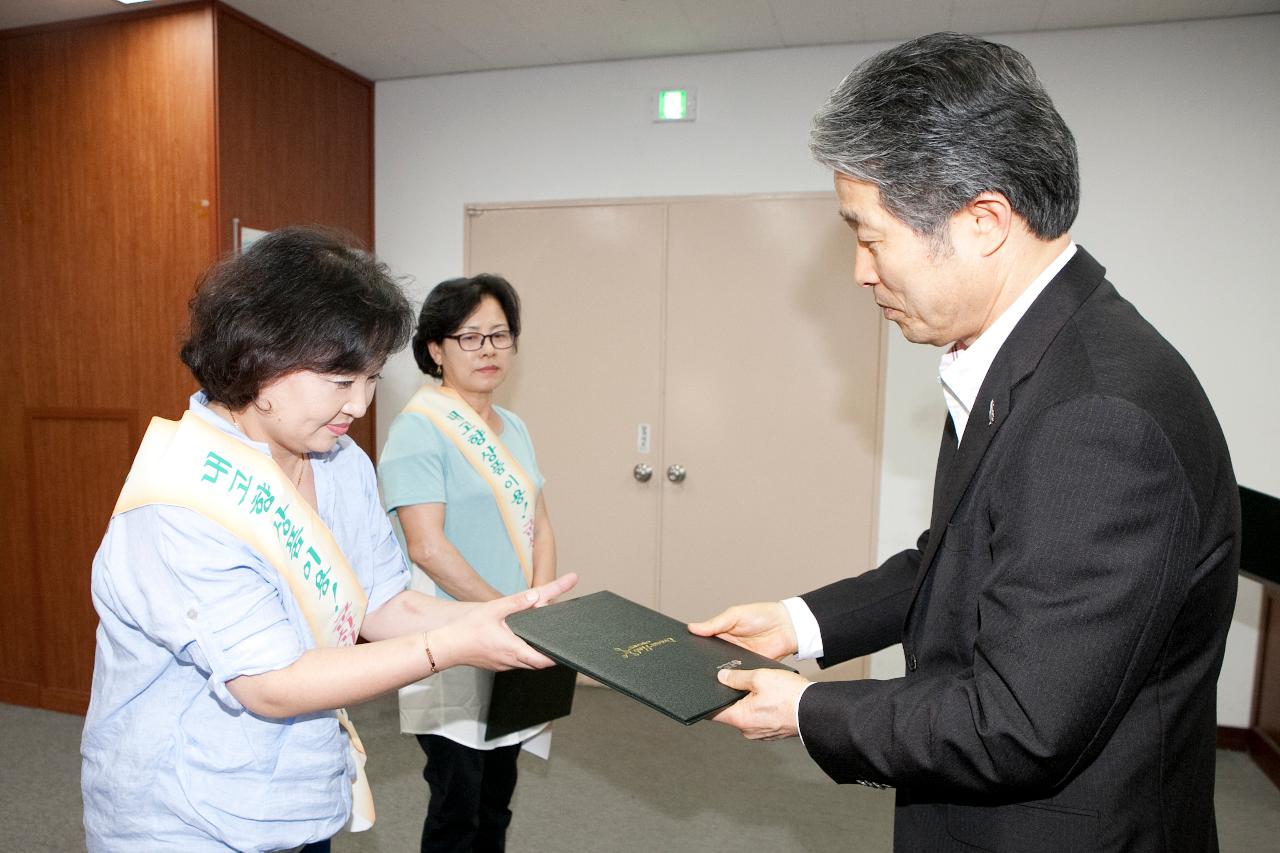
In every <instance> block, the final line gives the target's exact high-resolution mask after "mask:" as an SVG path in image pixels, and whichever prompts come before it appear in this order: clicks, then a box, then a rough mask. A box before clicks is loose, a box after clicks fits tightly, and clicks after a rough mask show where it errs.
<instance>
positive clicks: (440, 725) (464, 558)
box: [378, 275, 556, 851]
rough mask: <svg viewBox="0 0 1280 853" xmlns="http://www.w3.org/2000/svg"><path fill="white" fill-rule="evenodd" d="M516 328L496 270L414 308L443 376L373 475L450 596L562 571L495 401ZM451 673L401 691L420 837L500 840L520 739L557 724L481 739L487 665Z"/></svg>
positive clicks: (519, 434)
mask: <svg viewBox="0 0 1280 853" xmlns="http://www.w3.org/2000/svg"><path fill="white" fill-rule="evenodd" d="M519 334H520V300H519V297H518V296H517V295H516V292H515V290H514V289H513V288H512V287H511V285H510V284H509V283H508V282H507V281H506V280H505V279H503V278H501V277H499V276H495V275H479V276H475V277H474V278H459V279H452V280H450V281H446V282H443V283H441V284H439V285H437V286H436V287H435V288H433V289H432V291H431V293H430V294H429V295H428V296H427V300H426V302H425V303H424V304H423V306H422V312H421V314H420V315H419V318H418V327H417V331H416V333H415V335H414V338H413V355H414V358H415V359H417V362H418V366H419V367H420V368H421V369H422V371H423V372H424V373H426V374H427V375H428V376H430V377H433V378H435V379H437V380H439V381H440V384H439V386H438V387H437V386H436V385H435V383H430V382H429V384H428V385H427V386H426V387H424V389H423V390H422V391H420V392H419V393H418V395H415V398H414V401H411V403H410V405H409V407H408V408H406V410H405V411H404V412H402V413H401V414H400V415H398V416H397V417H396V419H395V420H394V421H393V422H392V424H391V430H390V434H389V436H388V439H387V443H386V446H385V447H384V448H383V451H382V456H381V461H380V463H379V465H378V474H379V478H380V480H381V484H382V493H383V500H384V502H385V504H386V508H387V510H388V511H389V512H390V513H391V514H392V518H393V520H394V521H395V522H396V524H395V526H396V529H397V533H398V534H399V535H400V536H401V540H402V544H403V545H404V547H405V551H406V553H407V554H408V555H409V558H410V559H411V560H412V561H413V562H414V563H415V564H416V565H417V567H418V568H419V569H421V570H422V571H421V572H414V579H413V585H414V587H415V588H417V589H423V590H425V591H431V590H432V589H434V592H435V594H436V595H437V596H440V597H442V598H450V599H457V600H460V601H488V600H491V599H495V598H498V597H501V596H504V595H509V594H511V593H515V592H518V591H520V590H522V589H525V588H527V587H528V586H529V585H530V583H531V582H532V584H533V585H537V584H540V583H544V582H546V581H547V580H551V579H553V578H554V577H555V575H556V553H555V539H554V536H553V534H552V531H551V523H550V521H549V520H548V518H547V509H546V500H545V498H544V497H543V496H542V494H541V489H542V484H543V477H542V474H541V472H540V471H539V470H538V464H537V460H536V458H535V457H534V452H533V444H532V442H531V441H530V439H529V432H528V430H527V429H526V428H525V425H524V422H523V421H521V420H520V418H519V417H517V416H516V415H515V413H513V412H510V411H507V410H506V409H503V408H501V407H499V406H496V405H494V404H493V392H494V390H495V389H496V388H497V387H498V386H499V385H501V384H502V382H503V380H504V379H505V378H506V374H507V370H508V368H509V366H510V361H511V358H512V356H513V355H514V354H515V352H516V346H515V344H516V340H517V338H518V337H519ZM424 398H430V399H433V400H434V401H435V402H436V403H438V404H439V406H437V407H435V408H438V409H439V411H440V414H439V415H438V416H434V417H433V414H434V411H433V407H429V406H421V405H417V406H415V402H417V401H419V400H421V399H424ZM445 413H447V414H445ZM516 472H518V473H516ZM513 473H515V477H514V478H513ZM526 479H527V481H528V482H525V480H526ZM513 482H515V483H516V487H515V488H512V483H513ZM504 486H506V487H507V488H505V489H504ZM513 496H514V498H515V500H513V499H512V497H513ZM424 573H425V574H424ZM446 675H447V676H448V677H447V678H443V679H431V680H428V681H425V682H421V683H419V684H416V685H413V686H411V687H408V688H405V689H404V690H402V691H401V694H400V710H401V713H400V718H401V728H402V729H403V730H404V731H406V732H410V733H413V734H416V735H417V736H418V742H419V743H420V744H421V746H422V749H423V752H424V753H426V756H427V765H426V770H425V771H424V773H423V775H424V777H425V778H426V780H427V784H428V787H429V789H430V802H429V804H428V807H427V815H426V820H425V821H424V824H423V835H422V850H423V851H453V850H458V851H464V850H465V851H470V850H472V849H477V850H480V849H483V850H501V849H503V845H504V843H505V836H506V829H507V826H508V824H509V823H510V821H511V810H510V807H509V806H510V800H511V795H512V793H513V792H514V790H515V784H516V757H517V755H518V753H519V750H520V747H521V745H522V744H523V745H524V747H525V748H526V749H529V750H530V751H532V752H534V753H535V754H540V755H542V756H544V757H545V755H546V751H547V747H548V746H549V737H550V732H549V731H544V728H545V727H544V726H537V727H534V728H531V729H525V730H523V731H520V732H515V733H512V734H510V735H507V736H505V737H502V738H497V739H495V740H491V741H486V740H485V738H484V734H485V732H484V729H485V723H484V720H485V715H486V713H487V710H488V702H489V693H490V689H491V686H492V678H493V676H492V674H491V673H489V672H485V671H483V670H478V669H473V668H467V667H461V668H456V669H455V670H454V671H453V673H452V675H449V674H447V673H446Z"/></svg>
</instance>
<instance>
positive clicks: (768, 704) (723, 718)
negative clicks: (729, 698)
mask: <svg viewBox="0 0 1280 853" xmlns="http://www.w3.org/2000/svg"><path fill="white" fill-rule="evenodd" d="M719 678H720V683H721V684H725V685H728V686H729V687H732V688H734V689H735V690H749V691H751V693H750V695H749V696H744V697H742V698H741V699H739V700H738V701H737V702H735V703H734V704H732V705H730V706H729V707H728V708H725V709H724V710H723V711H721V712H720V713H718V714H716V715H715V716H714V717H712V718H711V719H713V720H715V721H716V722H717V723H724V724H725V725H728V726H733V727H734V728H735V729H737V730H738V731H740V732H742V734H743V736H744V737H747V738H750V739H751V740H780V739H782V738H784V737H795V736H796V734H797V729H796V725H797V723H796V708H797V707H798V706H799V704H800V694H801V693H802V692H804V689H805V687H806V686H808V684H809V683H810V682H809V680H808V679H807V678H804V677H802V676H799V675H796V674H795V673H794V672H785V671H783V670H780V669H722V670H720V672H719Z"/></svg>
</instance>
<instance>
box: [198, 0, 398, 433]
mask: <svg viewBox="0 0 1280 853" xmlns="http://www.w3.org/2000/svg"><path fill="white" fill-rule="evenodd" d="M217 15H218V17H217V50H218V186H219V191H218V196H219V199H220V207H219V214H220V215H219V228H218V241H219V248H220V250H221V251H223V252H227V251H230V250H231V249H232V247H233V244H232V242H231V241H232V230H231V222H232V219H233V218H238V219H239V220H240V222H241V224H243V225H247V226H250V227H252V228H261V229H265V230H271V229H274V228H280V227H282V226H285V225H326V226H330V227H336V228H341V229H344V230H346V231H349V232H350V233H352V234H354V235H355V236H356V237H357V238H358V239H360V240H361V241H363V243H364V244H365V245H367V246H372V245H373V86H372V84H371V83H369V81H367V80H364V79H362V78H360V77H357V76H355V75H354V74H351V73H350V72H348V71H345V70H342V69H340V68H338V67H337V66H335V65H333V64H332V63H330V62H329V61H327V60H325V59H323V58H322V57H320V56H319V55H317V54H315V53H312V52H311V51H309V50H307V49H305V48H302V47H300V46H297V45H295V44H293V43H292V42H289V41H288V40H286V39H283V38H282V37H280V36H278V35H276V34H275V33H272V32H271V31H269V30H265V29H264V28H262V27H260V26H258V25H257V24H255V23H253V22H251V21H248V20H247V19H245V18H243V17H242V16H240V15H238V14H236V13H234V12H231V11H229V10H228V9H226V8H222V7H219V9H218V13H217ZM350 434H351V437H352V438H353V439H355V440H356V441H357V442H358V443H359V444H360V445H361V446H362V447H364V449H365V450H366V451H367V452H368V453H369V455H370V456H372V455H373V445H374V429H373V409H372V408H370V410H369V414H368V415H366V416H365V417H364V418H362V419H361V420H359V421H357V422H356V423H355V425H353V426H352V429H351V433H350Z"/></svg>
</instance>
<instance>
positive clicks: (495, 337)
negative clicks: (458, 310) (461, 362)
mask: <svg viewBox="0 0 1280 853" xmlns="http://www.w3.org/2000/svg"><path fill="white" fill-rule="evenodd" d="M445 337H446V338H448V339H449V340H451V341H457V342H458V348H459V349H462V350H466V351H467V352H475V351H476V350H478V349H483V348H484V342H485V341H492V342H493V348H494V349H511V347H512V346H513V345H515V342H516V338H515V335H513V334H511V330H510V329H503V330H502V331H500V332H493V333H491V334H488V335H482V334H480V333H479V332H463V333H462V334H461V335H445Z"/></svg>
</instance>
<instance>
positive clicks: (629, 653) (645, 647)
mask: <svg viewBox="0 0 1280 853" xmlns="http://www.w3.org/2000/svg"><path fill="white" fill-rule="evenodd" d="M675 641H676V638H675V637H664V638H663V639H661V640H645V641H644V642H640V643H632V644H631V645H629V646H627V647H626V648H625V649H620V648H618V647H617V646H614V647H613V650H614V651H615V652H617V653H618V654H620V655H622V657H623V658H624V659H625V658H638V657H640V655H642V654H644V653H645V652H651V651H653V650H654V649H656V648H657V647H658V646H665V645H667V644H668V643H674V642H675Z"/></svg>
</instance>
